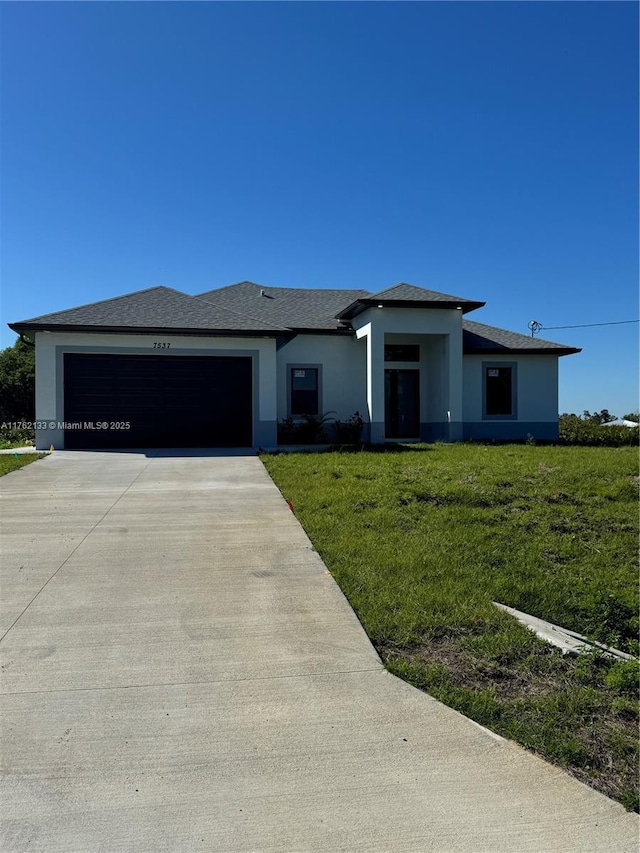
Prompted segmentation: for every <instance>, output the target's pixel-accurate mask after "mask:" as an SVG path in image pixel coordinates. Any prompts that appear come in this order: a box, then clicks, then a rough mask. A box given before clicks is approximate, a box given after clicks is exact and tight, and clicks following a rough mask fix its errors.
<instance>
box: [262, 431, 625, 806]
mask: <svg viewBox="0 0 640 853" xmlns="http://www.w3.org/2000/svg"><path fill="white" fill-rule="evenodd" d="M262 458H263V461H264V463H265V465H266V467H267V469H268V471H269V473H270V474H271V476H272V477H273V478H274V480H275V482H276V483H277V485H278V486H279V488H280V490H281V491H282V494H283V495H284V497H285V498H287V499H288V500H290V501H291V502H292V503H293V505H294V509H295V513H296V515H297V517H298V518H299V519H300V521H301V523H302V524H303V526H304V528H305V530H306V531H307V533H308V535H309V537H310V538H311V540H312V542H313V543H314V545H315V547H316V548H317V550H318V551H319V553H320V555H321V556H322V558H323V559H324V561H325V562H326V564H327V566H328V568H329V570H330V571H331V572H332V574H333V576H334V577H335V579H336V581H337V582H338V583H339V584H340V586H341V588H342V590H343V591H344V593H345V595H346V596H347V598H348V599H349V601H350V603H351V605H352V607H353V608H354V610H355V611H356V613H357V614H358V617H359V619H360V621H361V622H362V624H363V626H364V628H365V630H366V631H367V633H368V635H369V637H370V638H371V640H372V642H373V643H374V645H375V647H376V649H377V650H378V652H379V654H380V655H381V657H382V659H383V661H384V662H385V665H386V666H387V668H388V669H389V670H391V672H394V673H395V674H396V675H399V676H400V677H401V678H404V679H405V680H407V681H409V682H411V683H412V684H414V685H415V686H416V687H419V688H421V689H423V690H426V691H427V692H429V693H430V694H431V695H433V696H435V697H436V698H438V699H440V700H441V701H443V702H445V703H446V704H448V705H450V706H452V707H454V708H457V709H458V710H459V711H461V712H462V713H464V714H466V715H467V716H469V717H471V718H472V719H474V720H476V721H477V722H479V723H481V724H482V725H485V726H487V727H489V728H491V729H493V730H494V731H496V732H499V733H500V734H502V735H504V736H506V737H509V738H512V739H514V740H516V741H518V742H519V743H521V744H523V745H525V746H527V747H529V748H531V749H532V750H535V751H536V752H537V753H539V754H540V755H542V756H544V757H545V758H547V759H549V760H551V761H554V762H555V763H557V764H560V765H562V766H564V767H566V768H567V769H568V770H570V772H572V773H573V774H574V775H575V776H577V777H578V778H579V779H581V780H582V781H585V782H587V783H588V784H590V785H592V786H593V787H595V788H597V789H598V790H600V791H602V792H604V793H605V794H607V795H609V796H611V797H614V798H615V799H618V800H619V801H620V802H622V803H623V804H624V805H625V806H626V807H627V808H635V809H637V808H638V780H637V767H638V734H637V725H638V707H639V705H638V663H637V661H633V662H630V663H626V662H624V663H620V662H617V663H616V662H613V661H612V660H611V659H609V658H604V657H603V656H601V655H599V654H596V655H593V654H589V655H585V656H580V657H578V658H573V657H565V656H563V655H562V654H561V652H560V651H559V650H558V649H555V648H553V647H551V646H548V645H546V644H545V643H543V642H542V641H541V640H538V639H537V638H536V637H535V635H533V634H531V633H530V632H529V631H527V630H526V629H525V628H524V627H522V626H520V625H519V624H518V623H517V622H516V621H515V620H514V619H512V618H511V617H510V616H509V615H508V614H506V613H504V612H501V611H500V610H499V609H498V608H496V607H495V606H494V605H493V604H492V601H499V602H501V603H503V604H507V605H510V606H511V607H515V608H517V609H518V610H523V611H525V612H526V613H530V614H532V615H534V616H538V617H540V618H542V619H547V620H549V621H551V622H555V623H557V624H560V625H562V626H563V627H566V628H570V629H573V630H575V631H578V632H580V633H582V634H586V635H588V636H589V637H591V638H593V639H596V640H599V641H601V642H604V643H606V644H608V645H612V646H615V647H617V648H619V649H622V650H623V651H626V652H630V653H632V654H635V655H637V654H638V453H637V449H635V448H632V447H628V448H627V447H621V448H590V447H535V446H519V445H505V446H484V445H471V444H458V445H444V444H443V445H438V444H436V445H429V446H418V447H415V448H410V447H408V446H401V447H397V448H395V449H385V450H380V451H371V450H367V451H359V452H352V453H351V452H343V453H326V454H311V453H309V454H290V455H289V454H280V455H264V456H263V457H262Z"/></svg>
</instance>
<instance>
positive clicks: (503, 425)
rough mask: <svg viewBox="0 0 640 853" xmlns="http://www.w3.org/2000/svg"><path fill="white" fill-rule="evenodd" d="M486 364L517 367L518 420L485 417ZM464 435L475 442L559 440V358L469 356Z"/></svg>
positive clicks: (511, 354) (516, 396)
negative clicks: (484, 380)
mask: <svg viewBox="0 0 640 853" xmlns="http://www.w3.org/2000/svg"><path fill="white" fill-rule="evenodd" d="M483 364H487V365H489V364H496V365H500V364H515V366H516V382H515V389H514V390H515V405H516V417H515V418H496V417H491V418H484V417H483V406H484V401H483V398H482V395H483V371H482V366H483ZM464 420H465V425H464V436H465V438H473V439H486V438H490V439H497V440H503V441H508V440H512V439H513V440H522V439H525V438H527V437H528V436H532V437H533V438H536V439H540V440H546V441H557V439H558V356H557V355H542V354H541V355H537V354H536V355H528V354H523V355H518V354H517V353H514V352H511V353H505V354H504V355H490V354H487V355H476V354H474V355H465V356H464Z"/></svg>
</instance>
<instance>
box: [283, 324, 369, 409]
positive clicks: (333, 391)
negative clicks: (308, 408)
mask: <svg viewBox="0 0 640 853" xmlns="http://www.w3.org/2000/svg"><path fill="white" fill-rule="evenodd" d="M305 365H309V366H315V365H320V366H321V371H320V409H321V411H320V414H324V413H326V412H335V414H334V415H333V417H335V418H338V419H340V420H346V419H347V418H349V417H350V416H351V415H352V414H353V413H354V412H356V411H358V412H360V414H361V415H362V417H363V418H364V419H365V421H366V420H367V393H366V388H367V348H366V344H365V342H364V341H358V340H356V338H355V336H346V335H344V336H342V335H298V336H297V337H296V338H294V339H293V340H292V341H289V343H287V344H285V346H283V347H282V348H281V349H280V350H278V353H277V384H278V420H282V419H284V418H286V417H288V415H289V412H288V409H287V406H288V396H287V390H288V385H289V382H290V377H289V374H288V370H287V367H293V366H295V367H304V366H305Z"/></svg>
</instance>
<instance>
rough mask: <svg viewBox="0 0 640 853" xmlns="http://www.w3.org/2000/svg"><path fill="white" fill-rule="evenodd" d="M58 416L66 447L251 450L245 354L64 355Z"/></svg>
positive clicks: (249, 375) (249, 368)
mask: <svg viewBox="0 0 640 853" xmlns="http://www.w3.org/2000/svg"><path fill="white" fill-rule="evenodd" d="M64 420H65V432H64V441H65V447H67V448H90V447H96V448H100V447H114V448H116V447H250V446H251V444H252V440H253V436H252V420H253V414H252V364H251V358H248V357H233V356H224V357H218V356H215V357H213V356H202V357H201V356H197V357H191V356H164V355H163V356H153V355H105V354H99V355H98V354H96V355H85V354H76V353H66V354H65V356H64ZM127 424H129V426H128V427H127ZM105 425H106V426H105Z"/></svg>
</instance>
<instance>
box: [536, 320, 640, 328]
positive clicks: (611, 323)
mask: <svg viewBox="0 0 640 853" xmlns="http://www.w3.org/2000/svg"><path fill="white" fill-rule="evenodd" d="M623 323H640V320H613V321H612V322H610V323H579V324H578V325H577V326H543V327H542V328H543V329H586V328H587V326H621V325H622V324H623Z"/></svg>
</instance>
